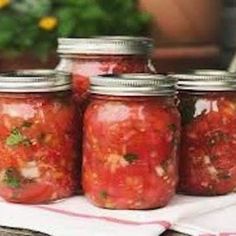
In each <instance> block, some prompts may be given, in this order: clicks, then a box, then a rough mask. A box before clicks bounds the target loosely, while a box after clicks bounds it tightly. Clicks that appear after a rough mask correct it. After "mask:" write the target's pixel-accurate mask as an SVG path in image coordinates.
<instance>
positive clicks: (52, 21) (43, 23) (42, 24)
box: [0, 0, 58, 31]
mask: <svg viewBox="0 0 236 236" xmlns="http://www.w3.org/2000/svg"><path fill="white" fill-rule="evenodd" d="M0 1H1V0H0ZM57 24H58V20H57V18H56V17H54V16H44V17H42V18H41V19H40V21H39V23H38V26H39V28H41V29H44V30H47V31H50V30H53V29H55V27H56V26H57Z"/></svg>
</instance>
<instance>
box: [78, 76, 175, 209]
mask: <svg viewBox="0 0 236 236" xmlns="http://www.w3.org/2000/svg"><path fill="white" fill-rule="evenodd" d="M91 83H92V85H91V91H92V96H91V102H90V104H89V106H88V108H87V110H86V112H85V117H84V146H83V151H84V152H83V168H82V173H83V174H82V176H83V178H82V179H83V181H82V184H83V188H84V191H85V194H86V196H87V197H88V198H89V199H90V201H92V203H94V204H95V205H97V206H99V207H105V208H113V209H149V208H157V207H162V206H165V205H166V204H167V203H168V202H169V200H170V199H171V197H172V196H173V195H174V193H175V187H176V184H177V180H178V174H177V144H178V142H179V129H180V116H179V113H178V110H177V108H176V105H175V100H174V98H175V95H174V81H173V80H168V79H167V78H166V77H164V76H161V75H156V76H150V75H149V76H144V75H143V76H141V75H140V76H137V75H136V76H135V75H132V76H131V75H130V76H127V77H115V78H109V77H97V78H96V77H94V78H92V79H91ZM168 83H169V84H168Z"/></svg>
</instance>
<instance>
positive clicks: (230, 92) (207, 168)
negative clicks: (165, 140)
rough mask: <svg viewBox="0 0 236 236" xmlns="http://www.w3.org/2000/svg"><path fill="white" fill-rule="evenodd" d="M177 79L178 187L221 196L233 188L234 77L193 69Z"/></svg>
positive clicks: (235, 138)
mask: <svg viewBox="0 0 236 236" xmlns="http://www.w3.org/2000/svg"><path fill="white" fill-rule="evenodd" d="M174 77H175V78H178V79H179V82H178V88H179V99H180V112H181V115H182V142H181V155H180V183H179V190H180V191H181V192H183V193H186V194H191V195H205V196H208V195H209V196H211V195H221V194H227V193H230V192H233V191H234V190H235V189H236V78H235V75H233V74H229V73H227V72H223V71H201V70H200V71H196V72H195V74H191V73H190V74H184V75H176V76H174Z"/></svg>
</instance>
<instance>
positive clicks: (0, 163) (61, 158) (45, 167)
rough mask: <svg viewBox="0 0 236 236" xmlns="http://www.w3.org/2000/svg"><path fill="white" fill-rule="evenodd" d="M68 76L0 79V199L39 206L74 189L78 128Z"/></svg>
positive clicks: (34, 74) (25, 75)
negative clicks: (37, 204)
mask: <svg viewBox="0 0 236 236" xmlns="http://www.w3.org/2000/svg"><path fill="white" fill-rule="evenodd" d="M70 87H71V84H70V80H69V77H68V75H66V74H64V73H57V74H55V72H53V71H18V72H12V73H5V74H0V120H1V122H0V156H1V158H0V196H1V197H3V198H4V199H6V200H7V201H10V202H17V203H43V202H49V201H53V200H57V199H61V198H65V197H69V196H71V195H72V194H73V193H74V192H75V190H76V188H77V185H78V177H77V171H78V168H79V167H78V166H77V163H78V156H77V154H76V145H75V141H76V139H77V129H76V128H75V127H76V126H78V124H75V123H74V122H75V108H74V105H73V101H72V96H71V92H70Z"/></svg>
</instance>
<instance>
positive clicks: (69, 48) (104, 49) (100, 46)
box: [57, 36, 154, 55]
mask: <svg viewBox="0 0 236 236" xmlns="http://www.w3.org/2000/svg"><path fill="white" fill-rule="evenodd" d="M153 47H154V43H153V40H152V39H151V38H145V37H128V36H103V37H94V38H59V39H58V49H57V52H58V53H59V54H69V55H75V54H100V55H148V54H150V53H151V52H152V49H153Z"/></svg>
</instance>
